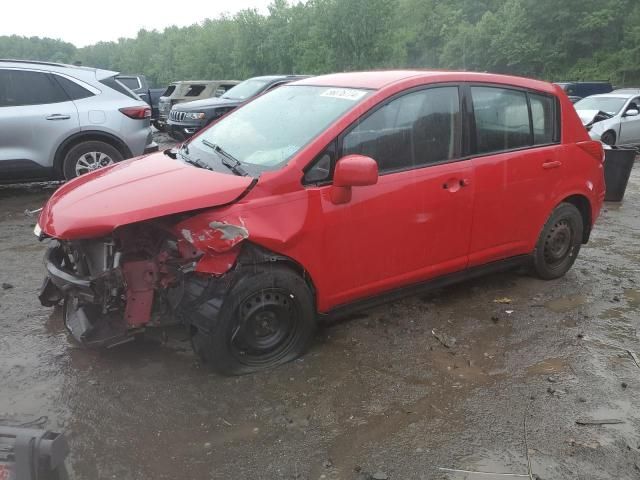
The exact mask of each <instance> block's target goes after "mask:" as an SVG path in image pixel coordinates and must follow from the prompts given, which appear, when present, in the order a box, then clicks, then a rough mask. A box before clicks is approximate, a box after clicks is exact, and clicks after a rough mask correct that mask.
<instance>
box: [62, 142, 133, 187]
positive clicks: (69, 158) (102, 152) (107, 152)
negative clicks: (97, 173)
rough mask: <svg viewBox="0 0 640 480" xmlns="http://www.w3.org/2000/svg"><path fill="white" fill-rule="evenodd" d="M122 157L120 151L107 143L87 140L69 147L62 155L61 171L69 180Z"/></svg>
mask: <svg viewBox="0 0 640 480" xmlns="http://www.w3.org/2000/svg"><path fill="white" fill-rule="evenodd" d="M123 159H124V157H123V156H122V153H120V151H118V149H116V148H115V147H113V146H111V145H109V144H108V143H105V142H100V141H97V140H89V141H86V142H81V143H79V144H77V145H75V146H73V147H71V150H69V151H68V152H67V155H66V156H65V157H64V162H63V164H62V173H63V174H64V178H65V179H67V180H71V179H72V178H75V177H77V176H80V175H83V174H85V173H88V172H90V171H93V170H97V169H98V168H102V167H105V166H107V165H110V164H112V163H116V162H119V161H121V160H123Z"/></svg>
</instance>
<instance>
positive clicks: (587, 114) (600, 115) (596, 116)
mask: <svg viewBox="0 0 640 480" xmlns="http://www.w3.org/2000/svg"><path fill="white" fill-rule="evenodd" d="M576 112H577V113H578V117H580V121H581V122H582V124H583V125H589V124H590V123H594V122H601V121H603V120H609V119H611V118H613V117H612V116H611V115H609V114H607V113H604V112H601V111H600V110H576Z"/></svg>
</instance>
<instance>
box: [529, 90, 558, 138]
mask: <svg viewBox="0 0 640 480" xmlns="http://www.w3.org/2000/svg"><path fill="white" fill-rule="evenodd" d="M529 103H530V105H531V122H532V125H533V144H534V145H547V144H550V143H554V142H556V141H558V137H559V135H558V121H557V107H556V103H557V102H556V99H555V98H554V97H550V96H548V95H538V94H535V93H530V94H529Z"/></svg>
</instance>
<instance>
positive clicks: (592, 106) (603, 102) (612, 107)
mask: <svg viewBox="0 0 640 480" xmlns="http://www.w3.org/2000/svg"><path fill="white" fill-rule="evenodd" d="M626 101H627V99H626V98H619V97H587V98H583V99H582V100H580V101H579V102H577V103H576V104H575V107H576V110H598V111H601V112H604V113H608V114H609V115H616V114H617V113H618V112H619V111H620V110H622V107H624V104H625V102H626Z"/></svg>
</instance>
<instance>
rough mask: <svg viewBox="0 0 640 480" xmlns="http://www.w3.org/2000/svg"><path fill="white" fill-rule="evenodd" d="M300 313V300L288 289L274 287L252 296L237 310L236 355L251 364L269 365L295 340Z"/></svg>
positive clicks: (243, 361)
mask: <svg viewBox="0 0 640 480" xmlns="http://www.w3.org/2000/svg"><path fill="white" fill-rule="evenodd" d="M299 314H300V310H299V308H298V303H297V300H296V299H295V297H293V295H291V294H290V293H289V292H287V291H286V290H283V289H277V288H270V289H266V290H263V291H261V292H260V293H259V294H256V295H251V296H250V297H249V298H247V299H245V300H244V301H243V302H242V303H241V304H240V306H239V308H238V310H237V315H238V317H239V318H238V324H237V325H236V327H235V328H234V330H233V332H232V334H231V350H232V352H233V355H234V356H235V357H236V358H238V359H239V360H240V361H241V362H242V363H244V364H247V365H251V366H260V365H261V364H269V363H270V362H272V361H273V360H274V359H275V358H277V357H278V356H279V355H281V354H282V353H283V352H286V351H287V350H288V347H289V345H290V344H291V343H292V342H293V341H295V339H296V335H297V330H298V329H297V321H296V320H297V317H298V315H299Z"/></svg>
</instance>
